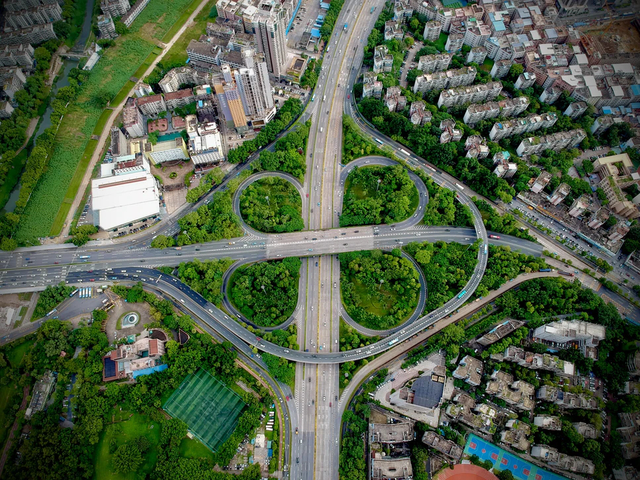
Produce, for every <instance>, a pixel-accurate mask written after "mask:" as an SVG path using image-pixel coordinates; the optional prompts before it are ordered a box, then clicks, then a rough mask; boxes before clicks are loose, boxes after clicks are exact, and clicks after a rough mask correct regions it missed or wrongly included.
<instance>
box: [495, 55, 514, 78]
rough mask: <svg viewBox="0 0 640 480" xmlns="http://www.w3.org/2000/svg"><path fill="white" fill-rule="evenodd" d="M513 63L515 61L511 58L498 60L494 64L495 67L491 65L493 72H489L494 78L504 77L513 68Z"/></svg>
mask: <svg viewBox="0 0 640 480" xmlns="http://www.w3.org/2000/svg"><path fill="white" fill-rule="evenodd" d="M511 65H513V62H512V61H511V60H498V61H497V62H495V63H494V64H493V67H491V72H489V73H490V74H491V76H492V77H493V78H494V79H496V78H502V77H504V76H506V75H507V73H509V70H511Z"/></svg>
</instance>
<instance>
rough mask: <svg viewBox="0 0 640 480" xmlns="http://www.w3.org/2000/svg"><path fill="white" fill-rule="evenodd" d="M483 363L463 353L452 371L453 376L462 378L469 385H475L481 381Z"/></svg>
mask: <svg viewBox="0 0 640 480" xmlns="http://www.w3.org/2000/svg"><path fill="white" fill-rule="evenodd" d="M483 369H484V364H483V363H482V361H481V360H478V359H477V358H474V357H471V356H469V355H465V356H464V357H463V358H462V360H460V363H459V364H458V367H457V368H456V369H455V370H454V372H453V377H454V378H457V379H459V380H464V381H465V382H466V383H468V384H469V385H473V386H474V387H477V386H479V385H480V383H482V371H483Z"/></svg>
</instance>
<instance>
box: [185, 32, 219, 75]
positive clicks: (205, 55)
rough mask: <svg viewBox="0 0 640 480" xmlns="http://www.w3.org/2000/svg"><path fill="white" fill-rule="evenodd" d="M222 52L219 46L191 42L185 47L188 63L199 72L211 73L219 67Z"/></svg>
mask: <svg viewBox="0 0 640 480" xmlns="http://www.w3.org/2000/svg"><path fill="white" fill-rule="evenodd" d="M222 54H223V51H222V49H221V48H220V46H219V45H216V44H211V43H209V42H201V41H198V40H191V41H190V42H189V45H188V46H187V56H188V57H189V63H190V64H191V65H193V66H194V68H197V69H198V70H201V71H211V70H213V69H214V68H215V67H217V66H218V65H220V62H221V58H222Z"/></svg>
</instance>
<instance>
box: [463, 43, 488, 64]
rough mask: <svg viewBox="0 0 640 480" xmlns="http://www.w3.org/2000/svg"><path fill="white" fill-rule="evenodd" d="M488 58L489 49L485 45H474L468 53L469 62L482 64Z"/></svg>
mask: <svg viewBox="0 0 640 480" xmlns="http://www.w3.org/2000/svg"><path fill="white" fill-rule="evenodd" d="M486 58H487V49H486V48H485V47H473V48H472V49H471V50H470V51H469V53H467V58H466V61H467V63H472V62H473V63H477V64H478V65H482V64H483V63H484V61H485V59H486Z"/></svg>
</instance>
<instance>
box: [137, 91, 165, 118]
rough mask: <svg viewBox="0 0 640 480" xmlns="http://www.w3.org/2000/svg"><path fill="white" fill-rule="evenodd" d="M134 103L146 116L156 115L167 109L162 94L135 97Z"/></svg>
mask: <svg viewBox="0 0 640 480" xmlns="http://www.w3.org/2000/svg"><path fill="white" fill-rule="evenodd" d="M136 103H137V105H138V108H139V109H140V111H141V112H142V113H143V114H144V115H146V116H147V117H156V116H157V115H158V114H159V113H160V112H166V111H167V104H166V103H165V101H164V97H163V96H162V94H157V95H149V96H148V97H141V98H137V99H136Z"/></svg>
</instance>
